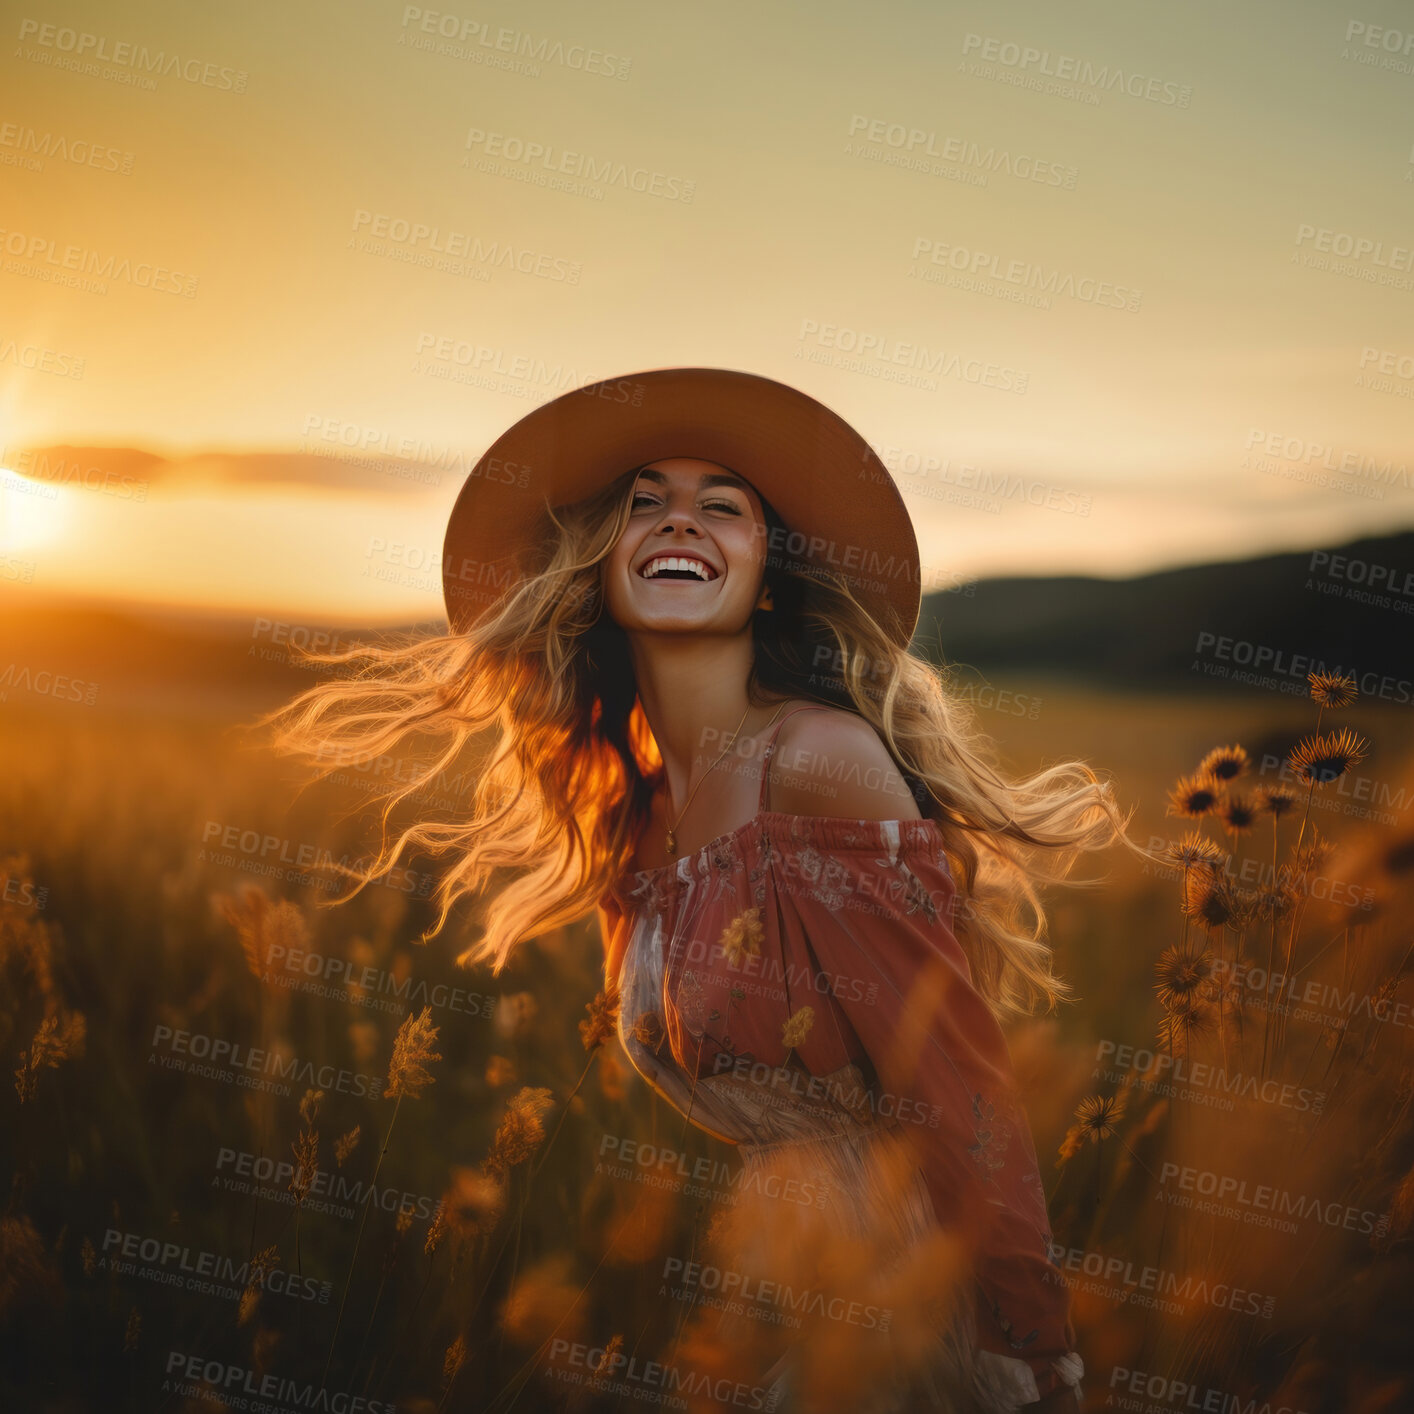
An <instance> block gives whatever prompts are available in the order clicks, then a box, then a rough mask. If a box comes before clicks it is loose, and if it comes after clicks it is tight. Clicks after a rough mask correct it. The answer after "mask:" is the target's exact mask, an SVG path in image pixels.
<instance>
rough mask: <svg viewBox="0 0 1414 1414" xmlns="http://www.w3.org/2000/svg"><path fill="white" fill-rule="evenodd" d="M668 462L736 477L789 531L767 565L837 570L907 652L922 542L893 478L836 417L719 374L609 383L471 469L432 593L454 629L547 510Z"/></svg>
mask: <svg viewBox="0 0 1414 1414" xmlns="http://www.w3.org/2000/svg"><path fill="white" fill-rule="evenodd" d="M667 457H693V458H697V459H699V460H702V461H710V462H716V463H718V465H720V466H724V467H726V468H727V469H728V470H730V471H734V472H736V473H737V474H738V475H739V476H744V477H745V478H746V479H747V480H748V481H749V482H750V483H751V484H752V485H753V486H754V487H755V488H756V490H757V491H758V492H759V493H760V494H761V495H762V496H763V497H765V499H766V500H767V501H769V502H770V503H771V505H772V506H774V507H775V509H776V511H777V512H778V513H779V515H780V517H781V519H782V520H783V521H784V522H785V524H786V528H787V531H788V534H787V535H786V536H785V537H784V541H783V543H781V544H776V543H774V542H773V543H772V544H771V545H770V546H768V554H771V555H772V556H778V555H786V556H789V557H791V558H793V559H797V560H800V561H802V562H804V563H805V564H806V565H809V566H813V567H818V568H819V569H821V570H833V571H835V572H836V573H838V574H840V575H841V576H842V577H843V578H844V579H845V581H846V582H847V583H848V584H849V587H850V589H851V591H852V592H853V593H854V595H855V596H856V597H857V598H858V599H859V600H860V601H861V602H862V603H863V604H864V605H865V607H866V608H867V609H869V611H870V612H871V613H872V614H873V615H874V617H875V618H876V619H877V620H878V621H879V623H880V624H881V625H882V626H883V627H884V628H885V629H886V630H887V631H888V632H889V633H890V634H892V636H893V637H894V638H895V639H897V641H898V642H899V643H900V644H903V645H905V646H906V645H907V643H908V641H909V639H910V638H911V637H912V634H913V629H914V626H915V625H916V624H917V622H918V608H919V601H920V594H921V587H920V577H919V563H918V542H917V539H916V538H915V536H914V533H913V523H912V521H911V520H910V519H909V515H908V508H907V507H906V506H905V505H904V502H903V497H902V496H901V495H900V494H899V491H898V487H897V486H895V484H894V480H893V477H891V476H890V475H889V473H888V470H887V469H886V468H885V466H884V464H883V463H882V462H881V461H880V460H879V458H878V457H877V456H876V455H875V453H874V451H873V450H872V449H871V448H870V446H869V444H868V443H867V442H866V441H865V440H864V439H863V438H862V437H861V436H860V435H859V434H858V433H857V432H856V431H855V430H854V429H853V428H852V427H851V426H850V425H849V424H848V423H847V422H846V421H845V420H844V419H843V418H842V417H840V416H839V415H838V414H837V413H834V412H832V411H831V410H830V409H829V408H827V407H826V406H825V405H824V404H823V403H820V402H817V401H816V400H815V399H814V398H811V397H808V396H806V394H804V393H802V392H799V391H798V390H797V389H795V388H791V387H788V386H787V385H786V384H784V383H777V382H775V381H774V380H773V379H770V378H762V377H760V376H759V375H757V374H754V373H741V372H738V371H736V370H735V369H729V368H656V369H652V370H649V371H648V372H644V373H630V374H625V375H624V376H623V377H621V378H607V379H604V380H603V381H602V382H599V383H591V384H589V385H587V386H586V387H583V388H577V389H575V391H573V392H570V393H565V394H564V395H563V396H561V397H558V398H556V399H554V401H552V402H548V403H545V404H544V405H543V406H541V407H538V408H536V409H535V410H534V411H533V412H530V413H527V414H526V415H525V416H524V417H523V418H521V420H520V421H519V422H517V423H516V424H515V425H514V426H513V427H511V428H510V429H509V430H508V431H507V432H505V433H503V434H502V435H501V436H500V437H498V438H497V439H496V441H495V442H494V443H493V444H492V446H491V448H490V450H489V451H488V452H487V453H486V455H485V456H483V457H482V458H481V460H480V461H479V462H477V464H476V466H475V467H473V468H472V471H471V475H470V476H468V477H467V481H466V484H465V485H464V486H463V487H462V489H461V494H460V495H459V496H458V497H457V502H456V505H455V506H453V507H452V514H451V519H450V520H449V522H448V524H447V536H446V541H445V543H444V545H443V555H442V589H443V593H444V595H445V598H446V602H447V617H448V619H449V620H450V622H451V626H452V629H453V630H454V631H456V632H464V631H465V630H466V629H467V628H468V627H469V626H470V625H471V624H472V623H473V622H474V621H475V619H476V618H477V617H478V616H479V615H480V614H481V613H482V612H483V611H484V610H485V609H486V608H487V607H488V606H489V605H491V604H492V603H494V602H495V601H496V600H497V599H499V598H500V597H501V596H502V595H503V594H504V593H505V592H506V590H507V589H508V587H509V586H510V585H511V584H512V583H514V582H515V581H516V580H517V579H518V578H520V577H521V576H522V575H524V574H526V573H528V572H529V566H528V563H527V551H529V550H531V549H532V548H533V547H534V545H535V542H536V537H537V536H538V535H540V534H543V533H544V515H545V511H546V508H547V507H560V506H566V505H571V504H573V503H574V502H576V501H580V500H583V499H584V498H585V497H587V496H591V495H593V494H594V493H595V492H596V491H600V490H602V489H603V488H604V487H605V486H607V485H609V483H610V482H612V481H613V480H614V479H615V478H616V477H619V476H622V475H623V474H624V473H625V472H627V471H631V470H634V469H636V468H638V467H641V466H645V465H647V464H648V463H650V462H655V461H661V460H663V459H664V458H667Z"/></svg>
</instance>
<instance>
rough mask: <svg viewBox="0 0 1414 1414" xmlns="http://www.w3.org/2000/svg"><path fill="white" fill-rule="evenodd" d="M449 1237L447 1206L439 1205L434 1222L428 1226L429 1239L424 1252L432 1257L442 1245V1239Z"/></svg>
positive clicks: (434, 1214)
mask: <svg viewBox="0 0 1414 1414" xmlns="http://www.w3.org/2000/svg"><path fill="white" fill-rule="evenodd" d="M446 1235H447V1205H446V1203H438V1204H437V1211H436V1212H434V1213H433V1214H432V1221H431V1222H430V1223H428V1224H427V1237H426V1238H425V1240H424V1241H423V1244H422V1250H423V1251H424V1252H425V1253H426V1254H427V1255H428V1256H429V1257H430V1256H432V1254H433V1253H434V1252H435V1251H436V1250H437V1249H438V1247H440V1246H441V1245H442V1239H443V1238H444V1237H445V1236H446Z"/></svg>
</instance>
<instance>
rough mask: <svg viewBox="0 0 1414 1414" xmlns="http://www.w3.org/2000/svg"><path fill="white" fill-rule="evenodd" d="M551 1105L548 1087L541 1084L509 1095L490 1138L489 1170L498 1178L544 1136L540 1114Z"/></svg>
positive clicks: (487, 1169) (532, 1151)
mask: <svg viewBox="0 0 1414 1414" xmlns="http://www.w3.org/2000/svg"><path fill="white" fill-rule="evenodd" d="M553 1104H554V1099H553V1098H552V1096H551V1094H550V1092H549V1090H547V1089H545V1088H544V1087H542V1086H531V1085H525V1086H522V1087H521V1088H520V1089H519V1090H517V1091H516V1093H515V1094H514V1095H512V1096H511V1102H510V1104H509V1105H507V1106H506V1112H505V1114H504V1115H502V1117H501V1123H500V1124H499V1125H498V1126H497V1129H496V1137H495V1138H494V1139H493V1140H492V1141H491V1154H490V1157H489V1158H487V1160H486V1171H487V1172H488V1173H490V1174H493V1175H495V1176H497V1177H499V1176H500V1175H501V1174H503V1173H505V1172H506V1171H507V1170H508V1169H512V1168H514V1167H515V1166H516V1165H517V1164H523V1163H524V1162H525V1161H526V1160H527V1159H528V1158H530V1156H531V1155H532V1154H534V1153H535V1151H536V1150H537V1149H538V1148H539V1147H540V1145H541V1143H542V1142H543V1141H544V1139H545V1125H544V1121H543V1119H542V1116H543V1115H544V1113H545V1111H546V1110H548V1109H549V1108H550V1106H551V1105H553Z"/></svg>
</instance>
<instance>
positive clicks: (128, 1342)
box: [123, 1306, 142, 1350]
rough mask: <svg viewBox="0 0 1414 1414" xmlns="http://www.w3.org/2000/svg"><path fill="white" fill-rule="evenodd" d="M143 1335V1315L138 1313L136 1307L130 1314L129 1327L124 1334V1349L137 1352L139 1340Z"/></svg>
mask: <svg viewBox="0 0 1414 1414" xmlns="http://www.w3.org/2000/svg"><path fill="white" fill-rule="evenodd" d="M141 1333H142V1315H141V1313H140V1312H139V1311H138V1309H137V1307H136V1306H134V1307H133V1309H132V1310H131V1311H129V1312H128V1326H127V1329H126V1330H125V1331H124V1332H123V1349H124V1350H136V1349H137V1338H138V1336H139V1335H140V1334H141Z"/></svg>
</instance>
